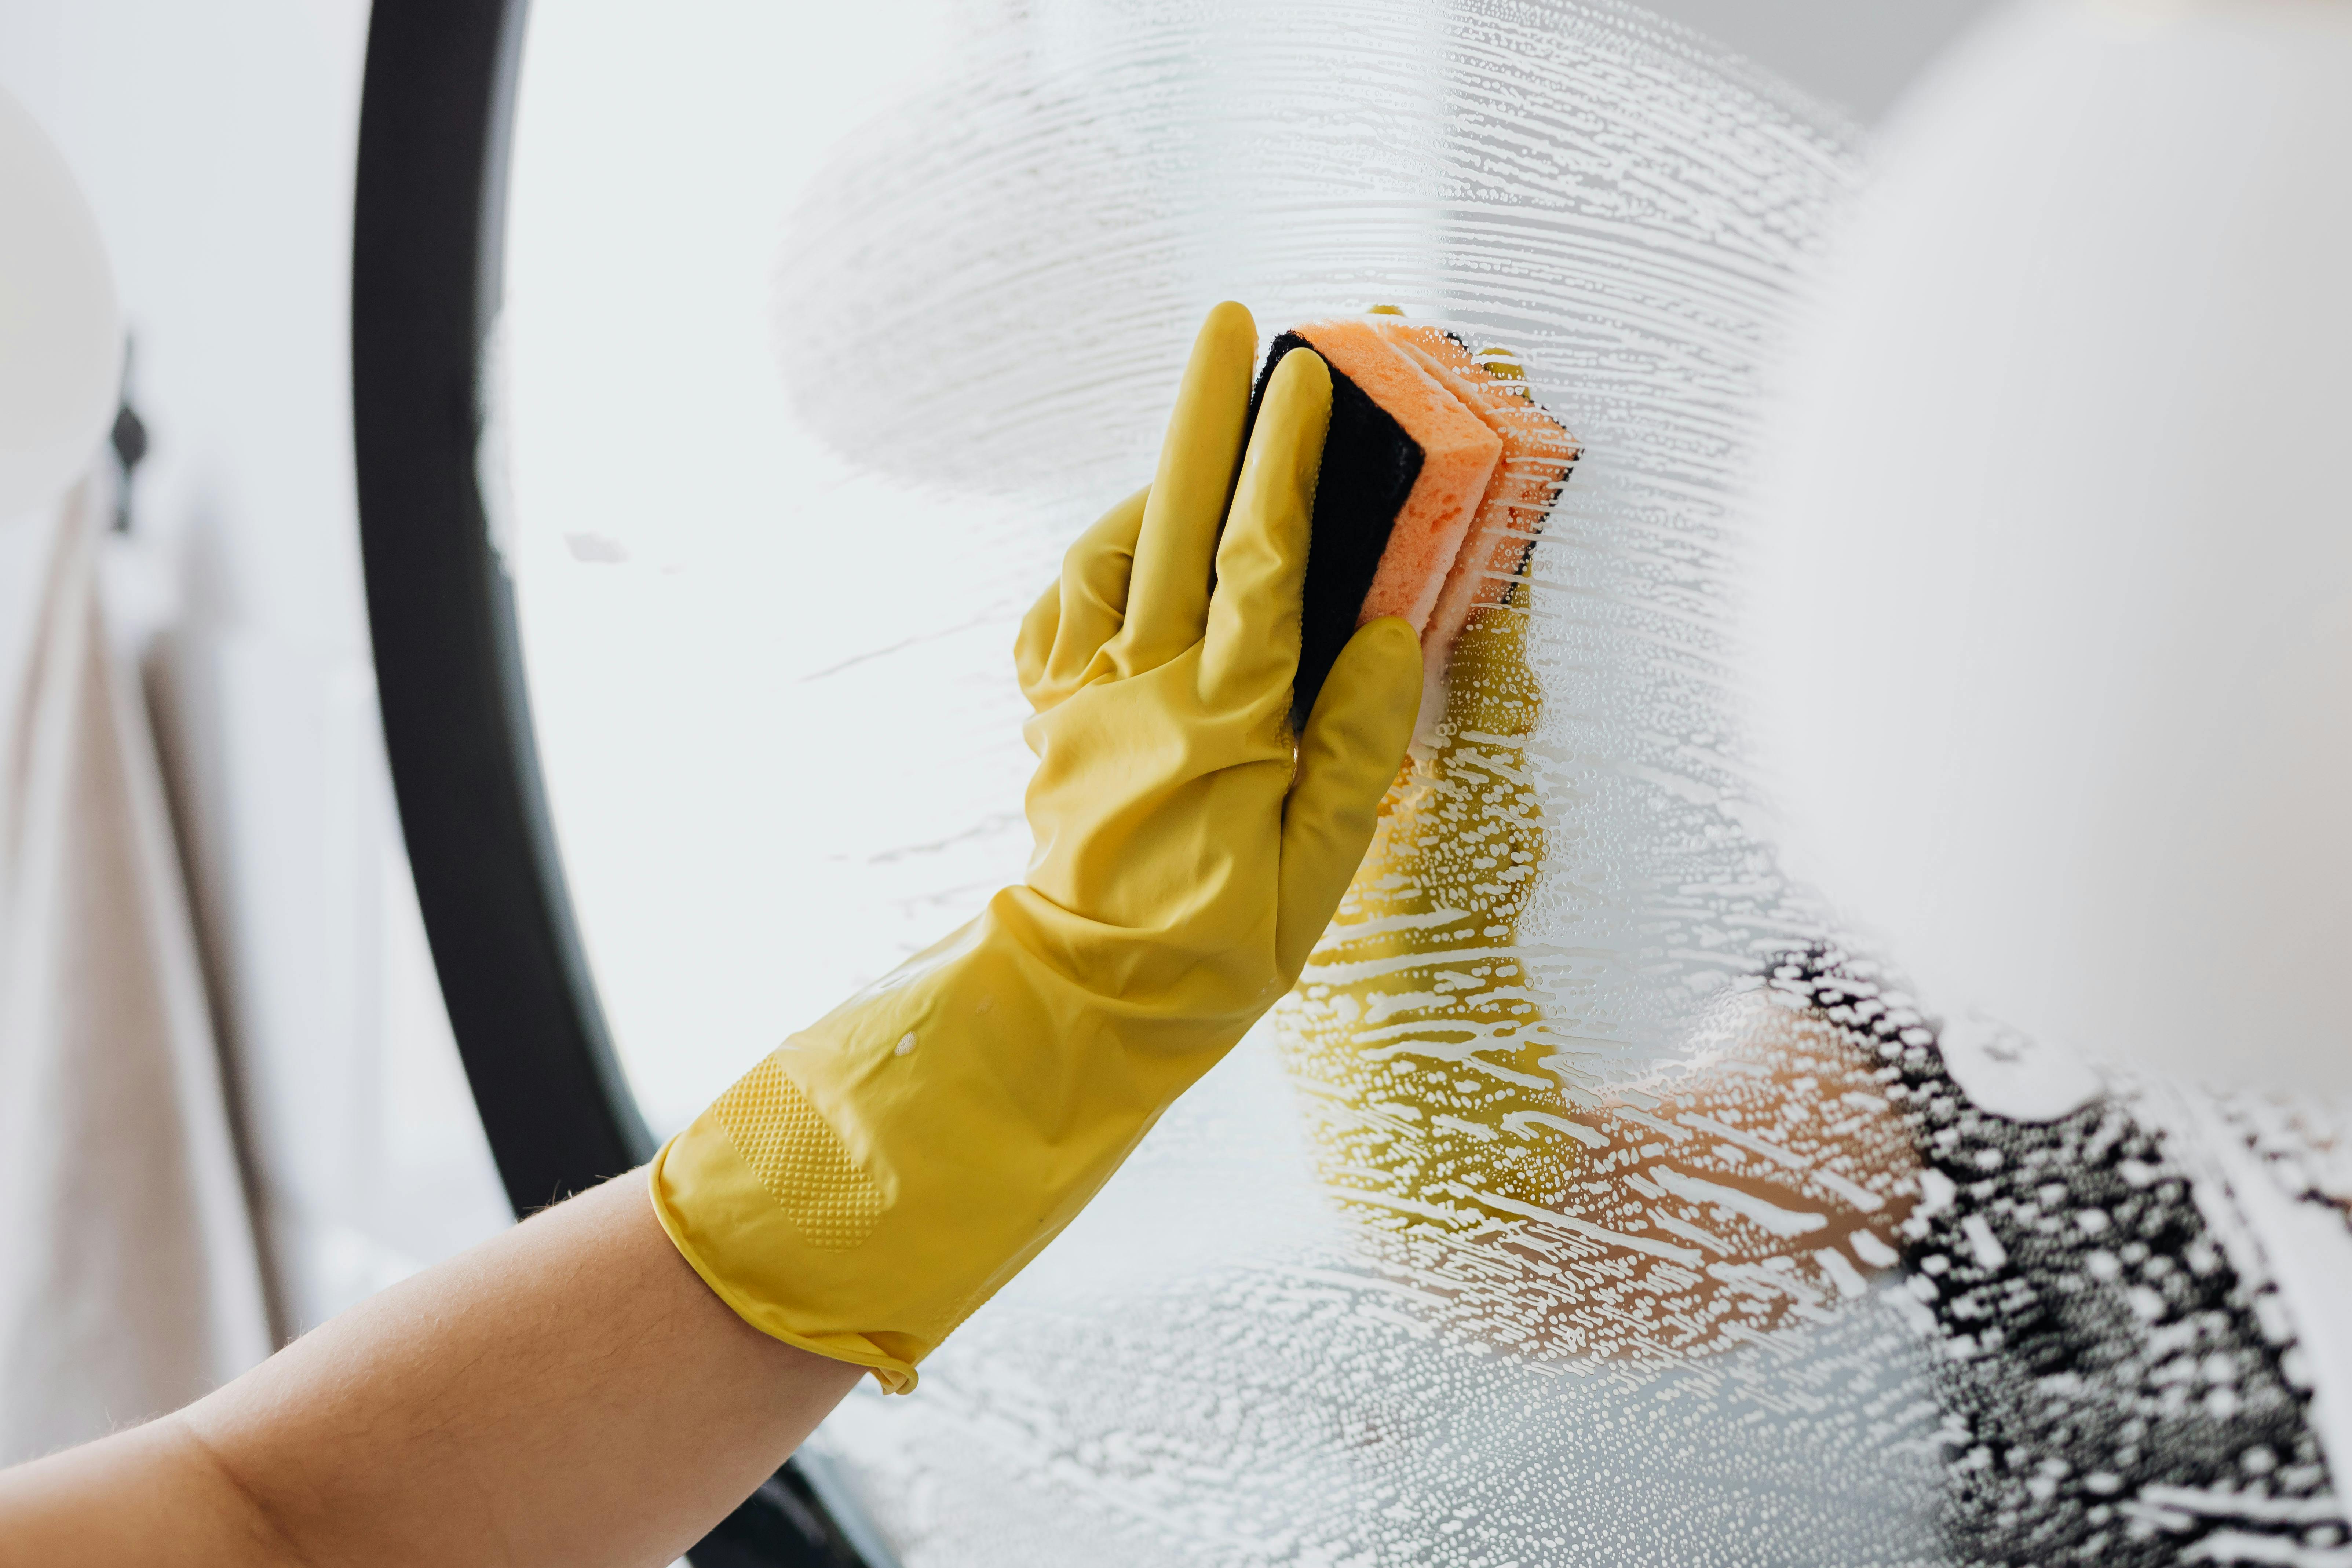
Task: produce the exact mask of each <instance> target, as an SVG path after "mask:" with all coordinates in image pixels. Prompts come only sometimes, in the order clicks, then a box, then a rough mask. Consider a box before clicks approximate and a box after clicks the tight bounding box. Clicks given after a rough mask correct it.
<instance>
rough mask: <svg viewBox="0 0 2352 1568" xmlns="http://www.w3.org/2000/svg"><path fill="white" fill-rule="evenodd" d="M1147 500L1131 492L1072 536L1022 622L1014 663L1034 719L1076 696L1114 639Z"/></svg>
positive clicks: (1144, 493)
mask: <svg viewBox="0 0 2352 1568" xmlns="http://www.w3.org/2000/svg"><path fill="white" fill-rule="evenodd" d="M1149 495H1150V491H1149V490H1138V491H1136V492H1135V493H1134V494H1133V495H1131V496H1129V497H1128V498H1127V499H1126V500H1123V501H1121V502H1119V503H1118V505H1117V506H1115V507H1113V508H1111V509H1110V510H1108V511H1107V512H1105V513H1103V515H1102V517H1101V518H1100V519H1099V520H1097V521H1096V522H1095V524H1094V526H1092V527H1091V528H1088V529H1087V531H1085V532H1084V533H1081V534H1080V535H1078V537H1077V539H1076V541H1075V542H1073V543H1072V544H1071V545H1070V548H1069V551H1068V552H1067V553H1066V554H1065V555H1064V556H1063V557H1062V575H1061V577H1060V579H1059V580H1058V581H1056V582H1055V584H1054V585H1053V586H1052V587H1050V588H1048V589H1046V590H1045V593H1044V594H1043V595H1040V596H1039V597H1038V600H1037V603H1036V604H1035V605H1032V606H1031V607H1030V610H1029V614H1028V615H1027V616H1025V617H1024V618H1023V620H1022V622H1021V634H1020V636H1019V637H1016V638H1015V639H1014V641H1013V668H1015V669H1017V670H1018V671H1019V672H1020V676H1021V694H1022V695H1023V696H1024V697H1026V698H1028V699H1029V705H1030V706H1031V707H1032V708H1034V709H1036V710H1038V711H1039V712H1043V711H1045V710H1046V709H1048V708H1051V707H1053V706H1054V705H1055V703H1057V702H1059V701H1061V700H1063V699H1064V698H1066V697H1067V696H1069V694H1070V693H1071V692H1073V691H1075V690H1076V689H1078V686H1079V685H1080V683H1082V682H1083V681H1084V680H1085V679H1086V677H1087V667H1088V666H1089V665H1091V664H1093V662H1094V658H1095V655H1096V654H1097V653H1099V652H1101V651H1102V647H1103V645H1104V644H1105V643H1107V642H1108V641H1110V639H1111V638H1113V637H1117V636H1118V629H1119V626H1120V624H1121V622H1122V621H1124V620H1125V618H1126V611H1127V595H1128V580H1129V576H1130V575H1131V574H1132V572H1133V569H1134V565H1135V542H1136V535H1137V533H1138V531H1139V530H1140V529H1141V528H1142V526H1143V512H1144V500H1145V498H1146V497H1147V496H1149Z"/></svg>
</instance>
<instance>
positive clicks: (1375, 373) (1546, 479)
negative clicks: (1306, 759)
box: [1252, 315, 1576, 724]
mask: <svg viewBox="0 0 2352 1568" xmlns="http://www.w3.org/2000/svg"><path fill="white" fill-rule="evenodd" d="M1302 347H1303V348H1311V349H1313V350H1314V351H1315V352H1316V353H1318V354H1320V355H1322V357H1323V361H1324V363H1325V364H1327V365H1328V367H1329V368H1330V372H1331V426H1330V433H1329V435H1328V436H1327V437H1325V440H1324V445H1323V467H1322V477H1321V479H1319V481H1318V487H1317V490H1316V496H1315V514H1314V522H1313V534H1312V541H1311V543H1310V545H1309V548H1308V552H1307V584H1306V591H1305V601H1304V605H1303V624H1302V626H1301V636H1300V646H1299V658H1298V674H1297V681H1296V684H1295V687H1294V692H1295V697H1294V708H1293V712H1294V717H1295V718H1297V720H1300V721H1304V719H1305V717H1306V715H1307V712H1308V711H1309V710H1311V709H1312V708H1313V706H1314V702H1315V695H1316V693H1317V692H1318V690H1320V689H1321V688H1322V684H1323V679H1324V677H1325V676H1326V675H1328V673H1329V671H1330V668H1331V662H1332V660H1334V659H1335V658H1338V657H1339V650H1340V648H1342V647H1345V646H1347V641H1348V638H1349V637H1351V636H1352V635H1354V632H1355V630H1356V628H1357V627H1358V626H1361V625H1363V624H1364V623H1366V622H1368V621H1372V620H1376V619H1378V618H1380V617H1381V616H1402V618H1403V619H1404V620H1405V621H1406V622H1408V623H1409V624H1410V625H1411V626H1412V628H1413V630H1414V632H1415V633H1416V634H1418V635H1419V636H1420V637H1421V639H1422V662H1423V669H1424V670H1425V671H1426V672H1427V679H1428V680H1429V681H1430V682H1431V684H1432V686H1433V687H1434V686H1435V685H1436V684H1437V683H1438V682H1440V681H1442V679H1443V678H1444V667H1445V660H1446V656H1447V654H1448V653H1449V652H1450V651H1451V649H1452V647H1453V645H1454V638H1455V637H1458V636H1459V635H1460V634H1461V631H1462V628H1463V626H1464V625H1465V623H1466V622H1467V620H1468V618H1469V616H1470V612H1471V611H1472V610H1473V609H1475V607H1476V606H1477V605H1480V604H1488V603H1495V602H1497V601H1499V599H1500V597H1501V594H1502V592H1503V590H1504V588H1505V587H1507V584H1508V583H1509V581H1510V580H1511V579H1512V578H1513V577H1514V576H1515V575H1516V574H1517V571H1518V568H1519V565H1520V563H1521V561H1522V559H1523V558H1524V556H1525V554H1526V552H1527V549H1528V545H1529V544H1530V543H1531V542H1533V540H1534V537H1535V534H1536V532H1537V531H1538V530H1539V529H1540V528H1541V527H1542V525H1543V518H1544V514H1545V512H1546V511H1547V510H1549V507H1550V505H1551V502H1552V499H1553V497H1554V496H1555V495H1556V494H1557V493H1558V489H1559V482H1560V480H1561V479H1564V478H1565V477H1566V475H1567V472H1568V468H1569V466H1570V463H1572V462H1573V461H1574V459H1575V455H1576V445H1575V442H1574V441H1573V440H1572V439H1571V438H1570V437H1569V435H1568V432H1567V431H1566V430H1565V429H1563V428H1562V427H1561V426H1560V425H1559V421H1557V420H1555V419H1553V418H1552V417H1551V416H1549V415H1548V414H1546V413H1545V412H1544V411H1543V410H1542V409H1540V408H1538V407H1537V406H1536V405H1534V404H1533V403H1532V402H1531V401H1529V400H1528V397H1527V395H1526V392H1525V386H1524V383H1521V384H1517V385H1516V386H1515V385H1514V384H1512V383H1511V382H1510V381H1509V380H1508V379H1507V378H1506V377H1504V376H1500V375H1497V374H1496V372H1495V371H1494V370H1493V369H1491V368H1489V367H1488V366H1486V365H1483V364H1481V363H1479V362H1478V361H1477V360H1476V359H1475V358H1473V357H1472V355H1471V354H1470V353H1469V351H1468V350H1467V349H1466V348H1465V347H1464V346H1463V344H1462V343H1461V342H1460V341H1459V340H1457V339H1455V338H1454V337H1453V336H1451V335H1450V334H1448V333H1446V332H1444V331H1442V330H1440V329H1438V328H1435V327H1430V326H1423V325H1418V324H1412V323H1407V322H1404V321H1401V320H1399V319H1397V318H1394V317H1383V316H1377V315H1376V316H1372V317H1341V318H1335V319H1332V320H1328V321H1309V322H1306V323H1304V324H1302V325H1300V326H1297V327H1295V328H1293V329H1292V330H1291V331H1286V332H1285V333H1283V334H1282V335H1281V336H1280V337H1278V338H1276V340H1275V341H1274V345H1273V347H1272V349H1271V350H1269V352H1268V353H1267V354H1266V358H1265V366H1264V368H1263V370H1262V371H1261V372H1260V374H1259V376H1258V395H1263V394H1264V391H1265V383H1266V381H1267V379H1268V378H1269V377H1271V376H1272V375H1273V374H1274V367H1275V366H1276V365H1277V364H1279V363H1281V361H1282V358H1283V356H1284V355H1285V354H1286V353H1289V352H1290V351H1291V350H1292V349H1295V348H1302ZM1510 368H1511V369H1513V370H1516V368H1517V367H1516V366H1512V367H1510ZM1252 415H1253V417H1254V416H1255V399H1254V400H1253V404H1252ZM1430 695H1432V696H1433V695H1435V693H1434V691H1433V692H1432V693H1431V694H1430ZM1442 707H1443V705H1442V703H1436V704H1433V703H1432V702H1431V701H1430V700H1428V698H1427V697H1425V698H1424V700H1423V722H1424V724H1427V723H1429V722H1433V721H1434V720H1435V718H1436V717H1437V715H1438V713H1439V712H1440V711H1442Z"/></svg>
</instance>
